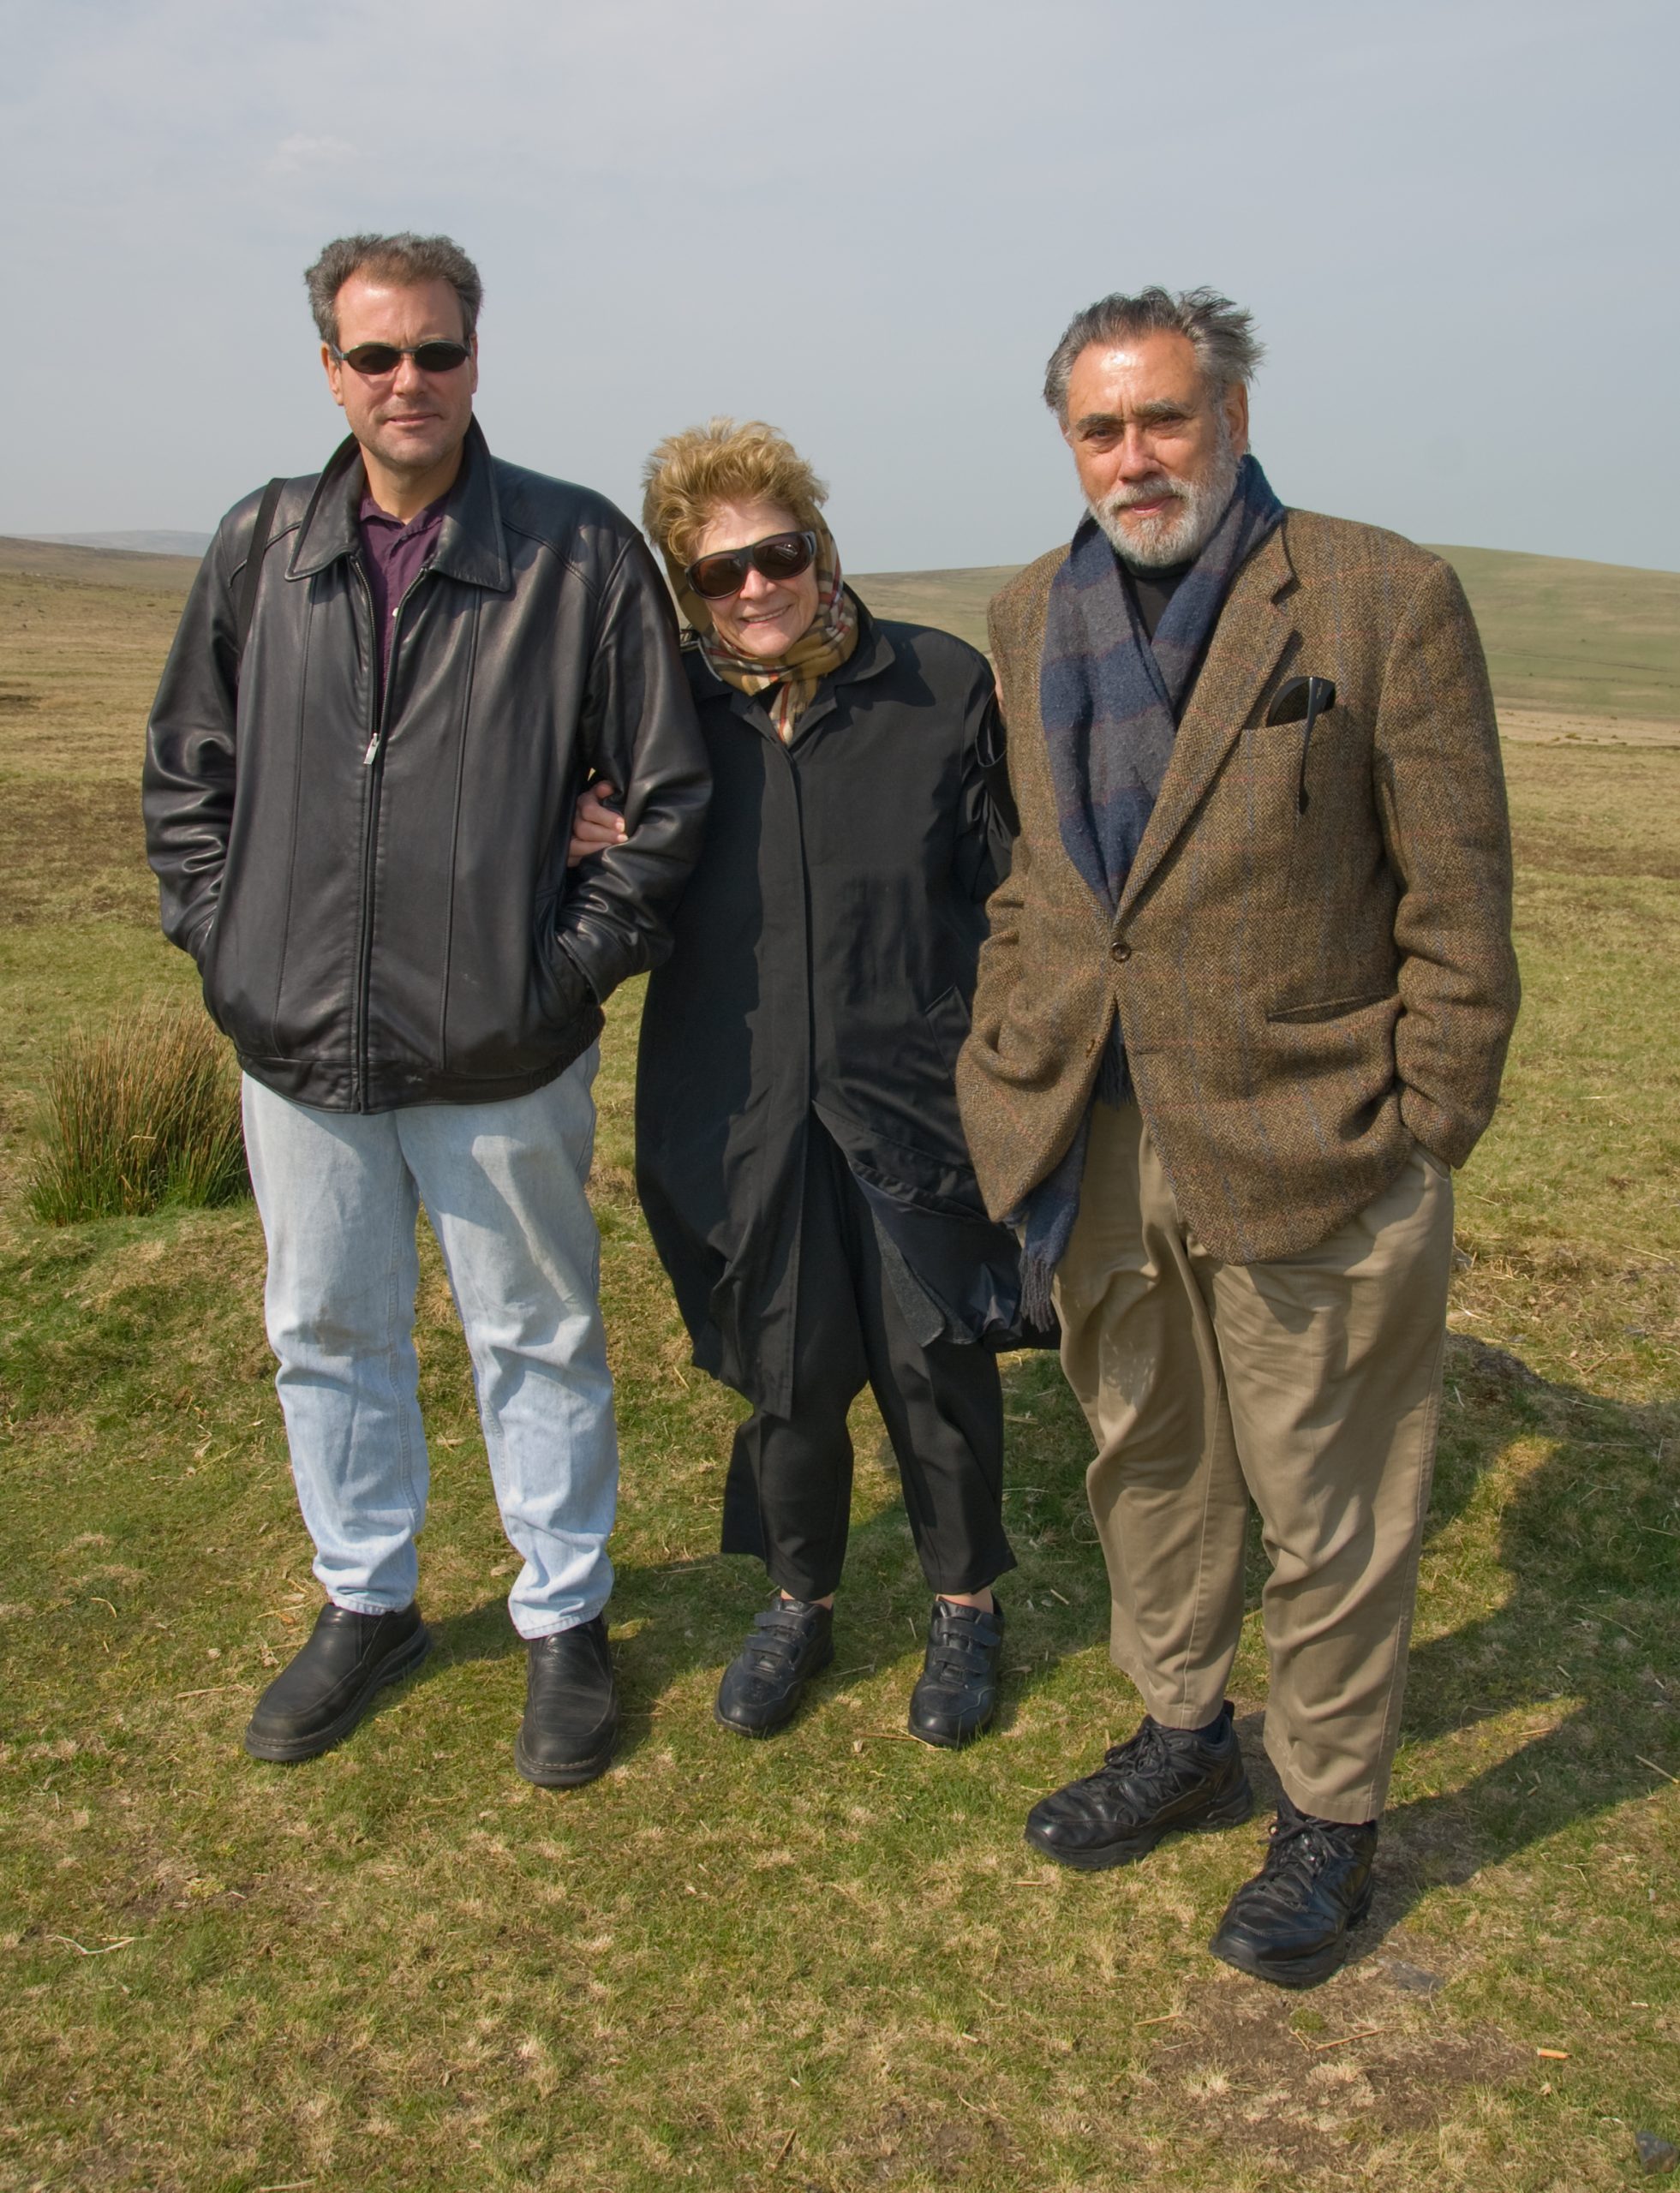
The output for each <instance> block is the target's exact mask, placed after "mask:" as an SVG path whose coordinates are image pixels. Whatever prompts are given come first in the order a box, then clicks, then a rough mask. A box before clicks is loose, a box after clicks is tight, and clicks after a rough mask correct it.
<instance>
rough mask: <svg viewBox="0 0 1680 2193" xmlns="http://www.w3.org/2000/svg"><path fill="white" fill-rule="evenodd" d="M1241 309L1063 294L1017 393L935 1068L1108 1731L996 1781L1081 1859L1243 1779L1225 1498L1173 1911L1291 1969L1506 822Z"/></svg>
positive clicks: (1380, 1669)
mask: <svg viewBox="0 0 1680 2193" xmlns="http://www.w3.org/2000/svg"><path fill="white" fill-rule="evenodd" d="M1259 356H1260V349H1259V344H1258V343H1257V342H1256V340H1255V338H1254V336H1253V326H1252V321H1251V317H1250V315H1249V314H1247V313H1246V312H1242V311H1239V310H1238V309H1237V308H1236V307H1235V306H1234V305H1233V304H1232V303H1231V302H1229V299H1227V298H1224V297H1222V296H1217V295H1216V294H1215V293H1213V292H1212V291H1210V290H1193V291H1190V292H1188V293H1187V294H1184V295H1181V296H1171V295H1169V293H1167V292H1166V291H1165V290H1159V289H1151V290H1144V291H1143V292H1142V293H1141V294H1140V295H1138V296H1109V297H1105V298H1103V300H1102V301H1101V302H1099V303H1097V304H1095V305H1092V306H1091V307H1090V308H1089V309H1088V310H1086V311H1085V312H1082V313H1080V314H1079V315H1078V316H1077V317H1076V318H1075V319H1074V320H1073V323H1072V324H1071V326H1069V327H1068V329H1067V333H1066V334H1065V335H1064V336H1063V338H1062V339H1061V343H1060V344H1058V345H1057V346H1056V349H1055V354H1054V355H1053V356H1052V357H1051V359H1050V362H1049V370H1048V373H1047V375H1046V379H1045V386H1044V393H1045V397H1046V400H1047V402H1048V403H1049V405H1050V407H1051V409H1053V410H1054V411H1055V415H1056V416H1057V418H1058V420H1059V421H1060V422H1061V429H1062V432H1063V434H1064V436H1065V437H1066V439H1067V443H1068V445H1069V447H1070V448H1071V449H1072V451H1073V459H1074V463H1075V465H1076V467H1077V469H1078V472H1079V484H1080V487H1081V488H1082V489H1083V491H1084V493H1085V499H1086V503H1087V506H1088V510H1089V513H1090V514H1089V516H1088V517H1086V518H1085V520H1084V521H1083V522H1082V523H1081V524H1080V526H1079V530H1078V531H1077V532H1076V534H1075V535H1074V536H1073V542H1072V544H1071V546H1070V547H1062V548H1058V549H1055V551H1053V552H1052V553H1050V554H1049V555H1047V556H1044V557H1042V558H1041V559H1039V560H1038V561H1037V563H1035V564H1033V565H1030V566H1029V567H1028V568H1027V569H1026V570H1025V571H1023V572H1022V573H1021V574H1020V576H1019V577H1018V578H1016V579H1015V580H1014V581H1013V582H1012V583H1011V584H1010V585H1009V586H1007V588H1005V589H1004V590H1003V592H1002V593H1001V595H998V597H997V598H996V600H995V601H994V602H993V604H992V606H991V632H992V645H993V654H994V657H995V662H996V666H997V670H998V675H999V684H1000V690H1001V696H1002V701H1003V708H1004V714H1005V716H1006V718H1007V722H1008V726H1009V740H1008V751H1009V771H1010V777H1011V781H1012V784H1013V791H1014V796H1015V801H1016V804H1017V806H1018V807H1019V813H1020V825H1021V832H1020V837H1019V840H1018V842H1017V846H1016V850H1015V856H1014V863H1013V868H1012V869H1011V872H1010V875H1009V877H1008V880H1007V881H1006V882H1005V883H1004V884H1002V885H1001V887H1000V888H999V889H998V891H997V892H996V893H995V896H994V898H993V899H992V900H991V902H990V908H989V911H990V918H991V935H990V938H989V942H988V943H987V944H986V946H985V947H984V948H983V952H982V954H981V960H980V971H979V983H978V989H977V992H976V995H975V1001H974V1025H973V1032H972V1036H971V1037H970V1039H969V1042H968V1043H967V1045H966V1048H965V1050H964V1052H963V1055H962V1058H961V1062H960V1068H959V1076H958V1082H959V1090H960V1097H961V1101H962V1108H963V1116H964V1123H965V1126H966V1130H967V1133H968V1138H969V1142H970V1146H971V1148H972V1152H973V1156H974V1160H975V1165H976V1168H977V1171H978V1177H979V1180H980V1184H981V1186H982V1188H983V1191H984V1192H985V1196H986V1199H987V1202H988V1204H989V1207H990V1209H991V1210H992V1211H993V1213H994V1214H995V1215H996V1216H1006V1215H1007V1216H1008V1217H1010V1218H1011V1220H1012V1221H1013V1222H1014V1223H1015V1224H1016V1225H1017V1226H1018V1227H1019V1228H1020V1230H1021V1233H1022V1238H1023V1243H1024V1249H1023V1254H1024V1258H1025V1268H1026V1272H1027V1276H1028V1278H1029V1282H1031V1287H1030V1294H1029V1307H1030V1308H1031V1306H1033V1301H1032V1297H1033V1295H1035V1294H1036V1295H1037V1298H1038V1304H1039V1306H1042V1303H1043V1299H1044V1298H1045V1297H1047V1296H1049V1295H1051V1294H1053V1297H1054V1301H1055V1309H1056V1311H1057V1313H1058V1315H1059V1317H1060V1318H1061V1329H1062V1336H1063V1337H1062V1363H1063V1366H1064V1369H1065V1371H1066V1372H1067V1377H1068V1380H1069V1382H1070V1383H1071V1384H1072V1386H1073V1390H1074V1392H1075V1393H1076V1394H1077V1395H1078V1396H1079V1401H1080V1404H1081V1406H1082V1407H1083V1408H1084V1410H1085V1416H1086V1419H1087V1420H1088V1422H1089V1424H1090V1425H1091V1433H1092V1436H1093V1437H1094V1439H1095V1441H1096V1443H1097V1454H1096V1458H1095V1460H1094V1461H1092V1463H1091V1467H1090V1471H1089V1474H1088V1479H1087V1485H1088V1490H1089V1494H1090V1498H1091V1511H1092V1514H1093V1515H1094V1517H1095V1519H1096V1522H1097V1531H1098V1533H1099V1535H1100V1538H1101V1540H1102V1544H1103V1553H1104V1557H1105V1558H1106V1561H1107V1563H1108V1569H1109V1583H1110V1588H1111V1594H1112V1598H1113V1620H1112V1629H1111V1650H1112V1654H1113V1658H1114V1659H1115V1663H1116V1664H1117V1665H1119V1666H1120V1667H1121V1669H1123V1670H1125V1672H1126V1673H1127V1675H1129V1676H1131V1678H1132V1680H1133V1682H1134V1683H1135V1684H1136V1685H1137V1688H1138V1689H1139V1692H1140V1693H1141V1694H1142V1696H1143V1701H1144V1705H1145V1709H1146V1710H1145V1718H1144V1720H1143V1723H1142V1725H1141V1727H1140V1728H1139V1730H1138V1732H1137V1734H1136V1735H1135V1736H1133V1738H1132V1739H1131V1740H1130V1742H1127V1743H1125V1744H1122V1745H1121V1746H1119V1747H1117V1748H1115V1749H1113V1750H1110V1751H1109V1753H1108V1754H1107V1757H1106V1759H1105V1761H1104V1763H1103V1766H1102V1767H1101V1768H1100V1769H1099V1770H1098V1771H1097V1772H1096V1773H1094V1774H1091V1775H1088V1776H1086V1777H1085V1778H1083V1779H1081V1780H1078V1781H1075V1782H1073V1783H1071V1784H1069V1785H1068V1786H1067V1788H1065V1789H1062V1790H1057V1791H1056V1792H1055V1794H1054V1795H1053V1796H1049V1797H1046V1798H1045V1799H1043V1801H1042V1802H1040V1803H1039V1804H1038V1805H1037V1806H1036V1807H1035V1808H1033V1811H1032V1813H1031V1815H1030V1817H1029V1820H1028V1822H1027V1829H1026V1833H1027V1837H1028V1840H1029V1842H1031V1843H1033V1844H1034V1845H1036V1847H1037V1849H1040V1850H1042V1851H1043V1852H1044V1853H1045V1854H1046V1855H1049V1856H1050V1857H1053V1858H1056V1859H1059V1860H1060V1861H1062V1862H1063V1863H1064V1864H1067V1865H1069V1866H1075V1867H1082V1868H1087V1869H1094V1868H1097V1867H1107V1866H1114V1865H1121V1864H1124V1863H1127V1862H1128V1861H1132V1860H1134V1859H1137V1858H1140V1857H1142V1856H1144V1855H1145V1854H1146V1853H1147V1852H1148V1851H1149V1850H1151V1849H1153V1848H1154V1846H1155V1844H1156V1843H1158V1842H1159V1841H1160V1840H1161V1838H1162V1837H1163V1836H1165V1835H1167V1834H1169V1833H1171V1832H1174V1831H1180V1830H1183V1829H1190V1828H1204V1829H1205V1828H1213V1827H1217V1826H1225V1825H1228V1824H1231V1823H1235V1822H1236V1821H1240V1820H1245V1819H1247V1816H1248V1814H1249V1813H1250V1812H1251V1810H1252V1809H1253V1796H1252V1793H1251V1791H1250V1788H1249V1784H1248V1779H1247V1772H1246V1771H1245V1769H1244V1766H1243V1761H1242V1757H1241V1751H1240V1749H1239V1747H1238V1743H1237V1739H1236V1736H1235V1731H1234V1729H1233V1725H1232V1709H1231V1706H1230V1704H1229V1700H1226V1698H1225V1686H1226V1682H1227V1680H1228V1678H1229V1673H1230V1670H1231V1665H1232V1661H1233V1658H1234V1657H1235V1651H1236V1646H1237V1642H1238V1637H1239V1632H1240V1629H1241V1622H1242V1610H1243V1590H1242V1569H1243V1545H1244V1538H1245V1533H1246V1529H1247V1511H1248V1505H1249V1503H1250V1501H1251V1500H1252V1501H1253V1503H1254V1505H1255V1506H1256V1507H1257V1508H1258V1509H1259V1513H1260V1517H1261V1522H1262V1526H1263V1531H1264V1545H1265V1552H1266V1557H1267V1561H1268V1563H1269V1565H1270V1575H1269V1578H1268V1580H1267V1583H1266V1586H1265V1590H1264V1600H1263V1607H1264V1634H1265V1641H1266V1647H1267V1652H1268V1656H1269V1659H1270V1694H1269V1701H1268V1707H1267V1713H1266V1729H1265V1741H1266V1748H1267V1750H1268V1752H1269V1753H1270V1757H1271V1760H1272V1763H1273V1765H1274V1766H1275V1767H1276V1771H1277V1775H1278V1778H1279V1780H1280V1781H1281V1783H1282V1798H1281V1801H1280V1803H1279V1807H1278V1812H1277V1817H1276V1824H1275V1826H1273V1829H1272V1833H1271V1842H1270V1849H1269V1850H1268V1853H1267V1856H1266V1860H1265V1863H1264V1868H1263V1869H1262V1871H1261V1872H1260V1873H1259V1875H1258V1876H1256V1878H1255V1879H1252V1880H1250V1881H1248V1882H1247V1883H1246V1884H1244V1885H1242V1886H1241V1887H1240V1888H1238V1890H1237V1891H1236V1893H1235V1896H1234V1897H1232V1899H1231V1902H1230V1903H1229V1908H1228V1909H1227V1910H1226V1912H1225V1915H1224V1917H1223V1921H1221V1923H1220V1926H1219V1927H1218V1930H1217V1933H1216V1934H1215V1937H1214V1939H1213V1942H1212V1944H1211V1947H1212V1949H1213V1951H1214V1953H1215V1954H1216V1955H1217V1956H1218V1957H1223V1958H1224V1959H1225V1960H1226V1961H1227V1962H1228V1963H1232V1964H1235V1965H1237V1966H1239V1967H1241V1969H1245V1970H1247V1971H1249V1972H1252V1973H1254V1974H1256V1975H1259V1977H1261V1978H1264V1979H1266V1980H1270V1981H1277V1982H1279V1983H1280V1984H1282V1985H1284V1986H1288V1987H1304V1986H1310V1985H1312V1983H1314V1982H1315V1981H1319V1980H1322V1979H1324V1978H1325V1977H1327V1976H1328V1975H1329V1974H1330V1972H1332V1971H1333V1970H1334V1969H1336V1965H1337V1964H1338V1963H1340V1962H1341V1959H1342V1956H1343V1955H1344V1953H1345V1948H1346V1937H1347V1934H1348V1929H1349V1928H1350V1927H1353V1926H1354V1925H1355V1924H1356V1923H1357V1922H1358V1921H1360V1919H1362V1918H1363V1917H1364V1915H1365V1914H1366V1911H1367V1910H1368V1909H1369V1908H1370V1903H1371V1900H1372V1859H1373V1854H1374V1851H1375V1847H1376V1843H1377V1820H1378V1814H1380V1812H1381V1810H1382V1808H1383V1803H1384V1795H1385V1793H1386V1790H1387V1788H1388V1782H1389V1775H1390V1765H1391V1762H1392V1760H1393V1756H1394V1751H1395V1747H1396V1741H1397V1735H1398V1726H1399V1718H1400V1706H1401V1696H1402V1688H1403V1684H1404V1676H1405V1664H1406V1648H1407V1640H1408V1633H1409V1628H1410V1623H1411V1615H1412V1607H1413V1601H1414V1596H1415V1592H1416V1582H1417V1567H1418V1552H1419V1545H1420V1538H1421V1533H1422V1525H1423V1517H1424V1512H1425V1509H1426V1506H1427V1503H1428V1496H1429V1482H1430V1474H1431V1470H1432V1462H1433V1455H1434V1447H1435V1437H1436V1425H1437V1416H1438V1402H1439V1394H1440V1382H1441V1359H1442V1349H1443V1341H1444V1330H1445V1309H1446V1294H1447V1281H1448V1275H1449V1271H1450V1265H1451V1258H1452V1181H1451V1173H1450V1168H1452V1167H1454V1166H1457V1165H1462V1163H1463V1162H1464V1161H1465V1159H1466V1158H1467V1157H1468V1156H1469V1154H1470V1151H1471V1150H1472V1149H1473V1148H1474V1145H1475V1144H1476V1141H1477V1138H1479V1137H1480V1134H1481V1132H1482V1131H1483V1129H1484V1128H1485V1127H1486V1125H1487V1123H1488V1120H1489V1118H1490V1117H1491V1115H1492V1110H1493V1106H1494V1102H1495V1099H1496V1097H1497V1095H1498V1086H1499V1077H1500V1072H1501V1069H1502V1067H1503V1063H1504V1055H1505V1049H1506V1045H1507V1043H1508V1041H1509V1039H1510V1031H1511V1026H1512V1023H1513V1020H1514V1019H1515V1016H1516V1004H1517V977H1516V964H1515V960H1514V957H1513V954H1512V950H1511V943H1510V830H1509V823H1508V820H1507V816H1506V809H1505V798H1504V781H1503V777H1502V774H1501V769H1500V762H1499V749H1498V732H1497V727H1496V725H1495V722H1494V715H1493V706H1492V697H1491V696H1490V693H1489V690H1488V684H1487V674H1486V667H1485V665H1484V662H1483V659H1482V654H1481V649H1480V644H1479V642H1478V640H1477V636H1476V630H1475V626H1474V623H1473V621H1472V619H1471V616H1470V612H1469V609H1468V605H1467V604H1466V602H1465V600H1464V596H1463V593H1462V589H1460V586H1459V584H1458V582H1457V580H1456V577H1455V576H1454V574H1453V572H1452V571H1451V570H1450V567H1449V566H1448V565H1446V564H1445V563H1444V562H1443V561H1442V560H1441V559H1440V558H1439V557H1437V556H1432V555H1431V554H1429V553H1427V552H1426V551H1425V550H1423V549H1421V548H1418V547H1414V546H1413V545H1412V544H1411V543H1410V542H1409V541H1402V540H1401V539H1399V538H1397V537H1396V535H1393V534H1390V533H1384V532H1380V531H1378V530H1377V529H1375V528H1373V527H1370V526H1364V525H1355V524H1351V523H1348V522H1346V521H1345V520H1342V519H1337V518H1329V517H1318V516H1315V515H1313V514H1312V513H1310V512H1307V511H1296V510H1285V508H1284V507H1283V505H1282V504H1281V503H1280V502H1279V501H1278V500H1277V499H1276V497H1275V496H1274V495H1273V493H1272V492H1271V489H1270V487H1269V486H1268V485H1267V483H1266V480H1265V477H1264V474H1263V473H1262V472H1261V470H1260V469H1259V465H1258V464H1257V463H1256V462H1255V460H1254V459H1253V457H1252V456H1250V455H1249V454H1248V384H1249V381H1250V379H1251V378H1252V375H1253V370H1254V367H1255V366H1256V364H1257V363H1258V362H1259Z"/></svg>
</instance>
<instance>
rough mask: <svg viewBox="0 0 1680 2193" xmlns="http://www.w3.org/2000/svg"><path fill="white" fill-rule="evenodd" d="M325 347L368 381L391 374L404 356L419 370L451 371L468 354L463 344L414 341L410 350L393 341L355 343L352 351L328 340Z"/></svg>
mask: <svg viewBox="0 0 1680 2193" xmlns="http://www.w3.org/2000/svg"><path fill="white" fill-rule="evenodd" d="M326 347H327V349H328V350H331V351H332V355H333V356H334V357H335V358H336V359H337V360H338V363H339V364H340V365H341V366H354V367H356V371H357V373H365V374H366V375H367V376H368V379H369V380H378V379H379V378H380V375H381V374H382V373H395V372H396V370H397V368H398V366H399V365H401V363H402V362H403V361H404V358H412V359H413V360H414V362H415V363H416V366H418V367H419V368H420V370H421V373H453V372H454V371H455V369H456V367H457V366H464V365H465V364H466V362H467V361H468V359H469V358H470V357H471V356H472V352H471V351H470V350H469V349H468V348H467V346H466V344H464V343H442V342H439V343H416V344H414V346H413V347H412V349H407V348H399V347H398V345H397V344H395V343H358V344H356V348H355V350H339V349H338V346H337V344H332V343H329V344H327V346H326Z"/></svg>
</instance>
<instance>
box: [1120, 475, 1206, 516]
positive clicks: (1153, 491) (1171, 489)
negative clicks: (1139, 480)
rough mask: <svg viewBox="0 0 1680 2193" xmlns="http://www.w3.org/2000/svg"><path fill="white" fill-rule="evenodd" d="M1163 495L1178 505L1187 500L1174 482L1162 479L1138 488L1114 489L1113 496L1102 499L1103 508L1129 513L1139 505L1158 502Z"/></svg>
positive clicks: (1151, 481)
mask: <svg viewBox="0 0 1680 2193" xmlns="http://www.w3.org/2000/svg"><path fill="white" fill-rule="evenodd" d="M1163 495H1170V496H1171V497H1172V498H1173V499H1174V501H1175V502H1180V503H1182V502H1186V501H1187V500H1188V499H1189V498H1188V496H1187V493H1186V492H1185V490H1184V489H1183V488H1182V487H1181V486H1180V485H1179V483H1178V481H1176V480H1168V479H1165V478H1163V479H1160V480H1146V481H1144V483H1143V485H1142V486H1141V487H1116V488H1115V491H1114V493H1113V494H1111V495H1109V496H1108V497H1106V498H1105V499H1104V501H1103V509H1104V510H1106V511H1129V510H1132V509H1133V508H1135V506H1136V505H1138V504H1139V503H1156V502H1159V501H1160V499H1161V498H1162V496H1163Z"/></svg>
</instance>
